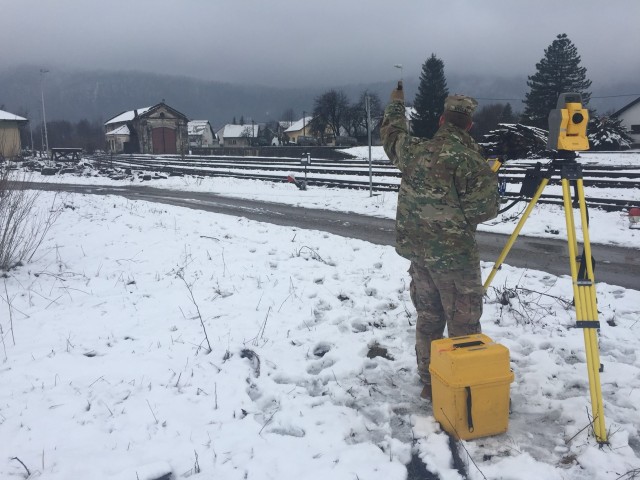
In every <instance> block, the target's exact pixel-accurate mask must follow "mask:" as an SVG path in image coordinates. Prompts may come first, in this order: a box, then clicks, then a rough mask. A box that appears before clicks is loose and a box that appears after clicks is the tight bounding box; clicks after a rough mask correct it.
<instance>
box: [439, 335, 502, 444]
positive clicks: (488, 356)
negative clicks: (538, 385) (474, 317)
mask: <svg viewBox="0 0 640 480" xmlns="http://www.w3.org/2000/svg"><path fill="white" fill-rule="evenodd" d="M429 371H430V372H431V382H432V399H433V415H434V416H435V418H436V420H437V421H438V422H439V423H440V425H441V426H442V428H443V429H444V430H446V431H447V432H449V433H450V434H451V435H453V436H454V437H456V438H458V439H462V440H470V439H472V438H478V437H487V436H489V435H497V434H500V433H504V432H506V431H507V427H508V425H509V384H510V383H511V382H513V372H512V371H511V368H510V366H509V350H508V349H507V347H505V346H504V345H500V344H497V343H495V342H494V341H493V340H492V339H491V338H489V337H488V336H486V335H483V334H481V333H479V334H475V335H468V336H464V337H454V338H443V339H441V340H435V341H433V342H432V343H431V365H430V367H429Z"/></svg>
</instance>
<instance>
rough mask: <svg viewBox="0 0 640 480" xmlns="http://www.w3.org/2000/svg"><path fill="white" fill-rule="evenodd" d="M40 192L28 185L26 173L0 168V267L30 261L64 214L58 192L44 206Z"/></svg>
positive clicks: (5, 268)
mask: <svg viewBox="0 0 640 480" xmlns="http://www.w3.org/2000/svg"><path fill="white" fill-rule="evenodd" d="M40 193H41V192H39V191H37V190H29V189H28V188H27V181H26V174H23V173H17V172H11V171H9V170H2V171H0V270H10V269H11V268H14V267H15V266H17V265H20V264H22V263H23V262H25V261H26V262H29V261H31V259H32V258H33V255H34V254H35V253H36V251H37V250H38V247H40V245H41V244H42V242H43V240H44V238H45V236H46V234H47V232H48V231H49V229H50V228H51V227H52V226H53V224H54V223H55V221H56V220H57V219H58V217H59V216H60V214H61V213H62V208H61V206H60V205H59V204H58V201H57V195H56V196H54V198H53V200H52V202H51V205H50V206H49V207H48V208H43V207H41V206H40V205H39V204H38V198H39V197H40Z"/></svg>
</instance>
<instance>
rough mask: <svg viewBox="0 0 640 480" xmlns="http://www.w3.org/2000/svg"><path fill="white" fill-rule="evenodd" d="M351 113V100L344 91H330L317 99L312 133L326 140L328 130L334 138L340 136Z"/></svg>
mask: <svg viewBox="0 0 640 480" xmlns="http://www.w3.org/2000/svg"><path fill="white" fill-rule="evenodd" d="M348 111H349V100H348V99H347V96H346V95H345V93H344V92H342V91H337V90H329V91H328V92H325V93H323V94H322V95H320V96H319V97H317V98H316V99H315V102H314V107H313V120H312V124H311V129H312V131H314V132H316V133H318V134H320V136H321V138H323V139H324V133H325V132H324V131H323V130H322V129H323V128H324V129H327V130H329V132H330V133H331V134H332V135H333V136H334V137H338V136H340V127H341V126H342V124H343V122H344V121H345V120H346V117H347V114H348Z"/></svg>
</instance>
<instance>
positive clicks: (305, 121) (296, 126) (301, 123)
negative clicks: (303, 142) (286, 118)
mask: <svg viewBox="0 0 640 480" xmlns="http://www.w3.org/2000/svg"><path fill="white" fill-rule="evenodd" d="M311 120H313V117H304V118H301V119H300V120H298V121H297V122H294V123H293V124H292V125H291V126H290V127H289V128H287V129H286V130H285V132H298V131H300V130H302V129H303V128H305V127H306V126H307V125H309V122H310V121H311Z"/></svg>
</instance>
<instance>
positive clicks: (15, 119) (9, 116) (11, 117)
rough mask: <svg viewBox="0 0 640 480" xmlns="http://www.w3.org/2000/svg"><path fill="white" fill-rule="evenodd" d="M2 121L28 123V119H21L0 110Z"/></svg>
mask: <svg viewBox="0 0 640 480" xmlns="http://www.w3.org/2000/svg"><path fill="white" fill-rule="evenodd" d="M0 120H14V121H16V122H26V121H28V120H27V119H26V118H23V117H19V116H18V115H15V114H13V113H9V112H5V111H4V110H0Z"/></svg>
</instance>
